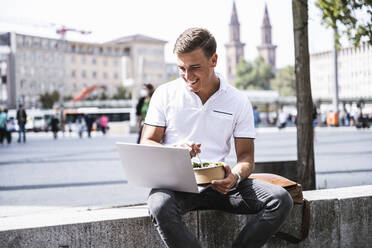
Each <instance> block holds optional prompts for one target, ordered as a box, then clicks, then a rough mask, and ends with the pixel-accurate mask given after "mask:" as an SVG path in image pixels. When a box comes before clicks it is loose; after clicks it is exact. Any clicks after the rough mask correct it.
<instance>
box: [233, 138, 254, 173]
mask: <svg viewBox="0 0 372 248" xmlns="http://www.w3.org/2000/svg"><path fill="white" fill-rule="evenodd" d="M235 152H236V157H237V164H236V165H235V166H234V168H232V172H236V173H239V175H240V177H241V180H243V179H246V178H248V177H249V175H251V174H252V172H253V170H254V139H249V138H235ZM236 179H237V178H236Z"/></svg>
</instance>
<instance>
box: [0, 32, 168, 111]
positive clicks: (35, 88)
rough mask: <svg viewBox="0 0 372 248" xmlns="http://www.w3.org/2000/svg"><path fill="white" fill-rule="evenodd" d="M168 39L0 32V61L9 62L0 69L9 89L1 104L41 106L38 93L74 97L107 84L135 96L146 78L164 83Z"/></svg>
mask: <svg viewBox="0 0 372 248" xmlns="http://www.w3.org/2000/svg"><path fill="white" fill-rule="evenodd" d="M165 44H166V41H162V40H158V39H154V38H151V37H147V36H144V35H134V36H126V37H122V38H120V39H117V40H114V41H110V42H107V43H103V44H100V43H83V42H73V41H67V40H60V39H49V38H45V37H37V36H30V35H23V34H18V33H4V34H0V63H1V64H4V63H5V64H6V66H1V68H6V72H5V73H4V72H3V70H4V69H2V71H1V74H5V76H2V78H6V79H5V80H4V79H2V83H1V87H0V90H1V89H4V88H6V94H3V93H4V92H1V93H0V94H1V101H2V104H3V105H6V106H7V107H8V108H16V107H17V106H18V104H20V103H22V104H24V105H25V106H26V108H32V107H36V108H38V107H40V101H39V97H40V94H43V93H46V92H52V91H54V90H57V91H58V92H60V94H61V95H62V96H64V97H66V96H70V97H74V96H76V95H77V94H78V93H79V92H80V91H82V90H84V89H85V88H87V87H91V86H99V87H101V86H103V87H104V88H105V93H106V95H107V96H112V95H113V94H115V92H116V89H117V87H118V86H121V85H123V86H126V87H128V88H129V90H130V91H131V92H132V94H133V95H134V96H135V95H136V94H138V92H139V89H140V88H141V85H142V84H143V83H147V82H149V83H153V84H154V85H159V84H161V83H164V82H165V78H166V71H165V59H164V45H165ZM4 85H5V87H4ZM4 95H5V96H4Z"/></svg>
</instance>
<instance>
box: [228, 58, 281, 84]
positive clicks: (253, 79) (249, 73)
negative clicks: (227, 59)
mask: <svg viewBox="0 0 372 248" xmlns="http://www.w3.org/2000/svg"><path fill="white" fill-rule="evenodd" d="M236 76H237V78H236V80H235V86H236V87H237V88H239V89H250V90H269V89H270V80H271V79H272V78H273V77H274V73H273V72H272V68H271V66H270V65H269V64H268V63H266V62H265V60H264V59H263V58H262V57H258V58H257V59H255V60H254V61H253V62H248V61H245V60H244V59H241V60H240V61H239V63H238V64H237V66H236Z"/></svg>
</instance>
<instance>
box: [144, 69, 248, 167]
mask: <svg viewBox="0 0 372 248" xmlns="http://www.w3.org/2000/svg"><path fill="white" fill-rule="evenodd" d="M216 75H217V76H218V78H219V79H220V88H219V89H218V91H217V92H215V93H214V94H213V95H212V96H211V97H210V98H209V99H208V100H207V102H205V104H204V105H203V104H202V102H201V100H200V98H199V96H197V95H196V94H195V93H194V92H191V91H190V90H189V89H188V88H187V85H186V83H185V81H184V80H183V79H182V78H179V79H176V80H174V81H171V82H169V83H166V84H163V85H161V86H159V87H158V88H157V89H156V91H155V92H154V94H153V96H152V98H151V101H150V106H149V109H148V112H147V115H146V120H145V124H147V125H152V126H160V127H165V136H164V140H163V144H164V145H171V144H176V143H179V142H183V141H194V142H197V143H201V144H202V145H201V153H200V157H201V159H202V160H205V161H224V160H225V157H226V156H227V155H228V154H229V152H230V147H231V144H230V141H231V137H232V136H234V137H235V138H255V130H254V121H253V111H252V105H251V103H250V101H249V100H248V98H247V97H246V96H244V95H243V94H242V93H241V92H240V91H238V90H237V89H235V88H234V87H232V86H231V85H228V84H227V83H226V81H225V80H224V79H223V78H222V77H221V76H220V75H219V74H216Z"/></svg>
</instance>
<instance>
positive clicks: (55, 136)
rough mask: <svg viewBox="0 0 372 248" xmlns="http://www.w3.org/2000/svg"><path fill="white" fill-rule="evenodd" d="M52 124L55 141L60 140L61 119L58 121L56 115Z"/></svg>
mask: <svg viewBox="0 0 372 248" xmlns="http://www.w3.org/2000/svg"><path fill="white" fill-rule="evenodd" d="M50 124H51V127H52V132H53V137H54V139H57V138H58V131H59V119H58V116H57V115H54V116H53V117H52V121H51V123H50Z"/></svg>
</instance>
